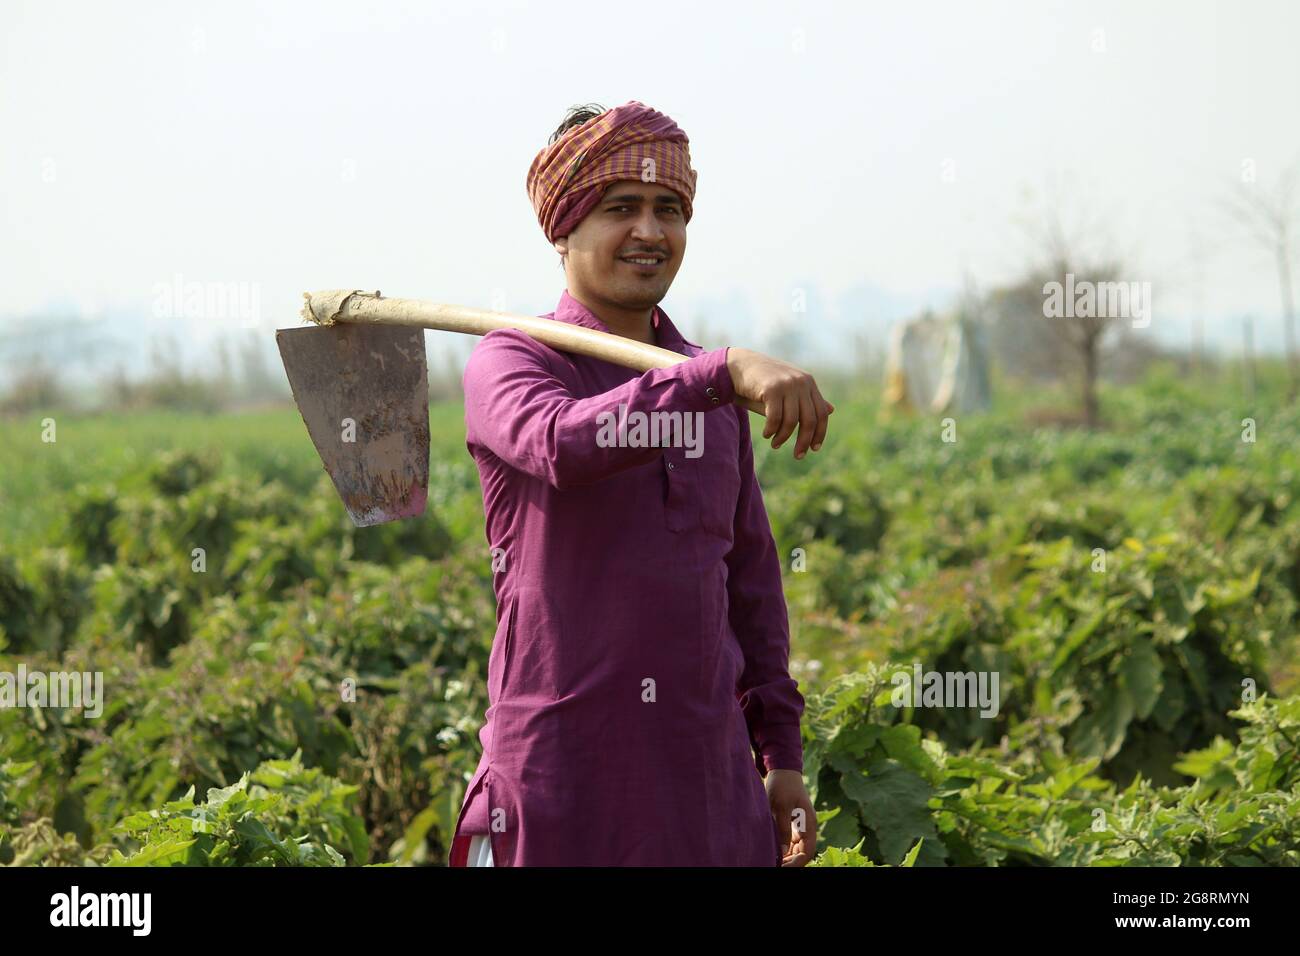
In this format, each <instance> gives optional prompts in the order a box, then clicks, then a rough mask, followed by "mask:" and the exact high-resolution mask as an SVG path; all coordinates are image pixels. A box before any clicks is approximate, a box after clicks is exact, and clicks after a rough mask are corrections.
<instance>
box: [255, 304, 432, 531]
mask: <svg viewBox="0 0 1300 956" xmlns="http://www.w3.org/2000/svg"><path fill="white" fill-rule="evenodd" d="M275 341H276V344H277V345H278V346H279V347H280V358H281V359H282V360H283V361H284V370H285V373H286V374H287V375H288V376H289V386H290V388H292V389H293V399H294V401H295V402H296V403H297V404H298V411H299V412H300V413H302V420H303V421H304V422H305V423H306V425H307V432H308V434H310V435H311V440H312V444H314V445H315V446H316V451H318V452H319V453H320V458H321V462H323V463H324V465H325V471H326V472H328V473H329V476H330V478H331V479H332V480H333V482H334V487H335V488H337V489H338V493H339V497H340V498H342V499H343V504H344V505H345V506H346V507H347V509H348V514H349V515H351V517H352V523H353V524H355V525H356V526H357V527H358V528H365V527H369V526H371V525H376V524H383V523H384V522H386V521H396V520H398V519H399V518H413V517H416V516H417V515H421V514H423V513H424V506H425V503H426V501H427V499H428V489H429V370H428V366H427V364H426V362H425V358H424V332H423V330H421V329H409V328H401V327H398V326H383V325H362V324H357V323H338V324H335V325H329V326H308V327H305V328H300V329H278V330H277V331H276V333H275Z"/></svg>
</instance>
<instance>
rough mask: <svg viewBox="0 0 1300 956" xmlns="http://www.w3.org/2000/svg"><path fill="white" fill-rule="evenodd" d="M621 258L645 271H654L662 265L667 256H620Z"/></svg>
mask: <svg viewBox="0 0 1300 956" xmlns="http://www.w3.org/2000/svg"><path fill="white" fill-rule="evenodd" d="M619 259H620V260H621V261H623V262H626V263H627V264H628V265H631V266H635V267H636V268H638V269H641V270H643V271H645V272H654V271H656V270H657V269H658V268H659V267H660V266H662V265H663V264H664V262H665V260H666V257H665V256H658V255H650V256H619Z"/></svg>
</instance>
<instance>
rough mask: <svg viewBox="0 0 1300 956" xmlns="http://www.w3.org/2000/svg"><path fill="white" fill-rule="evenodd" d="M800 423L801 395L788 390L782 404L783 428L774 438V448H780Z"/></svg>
mask: <svg viewBox="0 0 1300 956" xmlns="http://www.w3.org/2000/svg"><path fill="white" fill-rule="evenodd" d="M798 424H799V396H797V395H795V394H794V393H793V392H787V393H786V394H785V396H784V399H783V400H782V404H781V428H780V430H778V431H777V433H776V437H775V438H774V439H773V440H772V448H774V449H776V448H780V447H781V446H782V445H784V444H785V440H786V439H787V438H789V437H790V435H791V433H792V432H793V431H794V429H795V426H796V425H798Z"/></svg>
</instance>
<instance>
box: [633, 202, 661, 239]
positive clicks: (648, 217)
mask: <svg viewBox="0 0 1300 956" xmlns="http://www.w3.org/2000/svg"><path fill="white" fill-rule="evenodd" d="M632 237H633V238H634V239H639V240H641V241H642V242H662V241H663V238H664V227H663V224H662V223H661V222H660V221H659V217H658V216H657V215H655V211H654V210H653V209H648V210H643V211H642V213H641V215H639V216H637V217H636V222H635V223H633V225H632Z"/></svg>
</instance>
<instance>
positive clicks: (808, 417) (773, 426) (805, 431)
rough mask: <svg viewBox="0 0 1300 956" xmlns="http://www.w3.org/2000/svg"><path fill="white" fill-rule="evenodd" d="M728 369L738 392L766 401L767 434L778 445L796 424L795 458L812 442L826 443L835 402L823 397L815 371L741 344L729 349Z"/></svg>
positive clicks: (812, 444) (818, 444)
mask: <svg viewBox="0 0 1300 956" xmlns="http://www.w3.org/2000/svg"><path fill="white" fill-rule="evenodd" d="M727 371H729V372H730V373H731V383H732V386H733V387H734V388H735V391H736V393H737V394H738V395H741V396H743V397H745V398H752V399H754V400H755V401H759V402H762V403H763V405H764V412H763V414H764V415H765V416H766V418H767V424H766V425H765V426H763V437H764V438H769V437H771V438H772V447H773V448H774V449H775V448H780V447H781V446H782V445H783V444H785V440H786V439H787V438H789V437H790V435H791V434H793V432H794V430H795V428H796V427H798V429H799V437H798V439H796V441H795V445H794V457H795V458H802V457H803V456H804V455H805V454H806V453H807V451H808V448H809V446H812V450H813V451H817V450H818V449H819V448H821V447H822V442H823V441H824V440H825V439H826V426H827V423H828V419H829V418H830V414H831V412H833V411H835V406H834V405H832V404H831V403H830V402H828V401H826V399H824V398H822V393H821V391H820V390H818V388H817V383H816V382H815V381H813V377H812V376H811V375H809V374H808V373H807V372H805V371H804V370H803V369H801V368H797V367H795V366H794V365H791V364H789V363H788V362H782V361H781V360H780V359H774V358H770V357H769V356H766V355H763V354H762V353H760V352H754V351H751V350H750V349H741V348H728V349H727Z"/></svg>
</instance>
